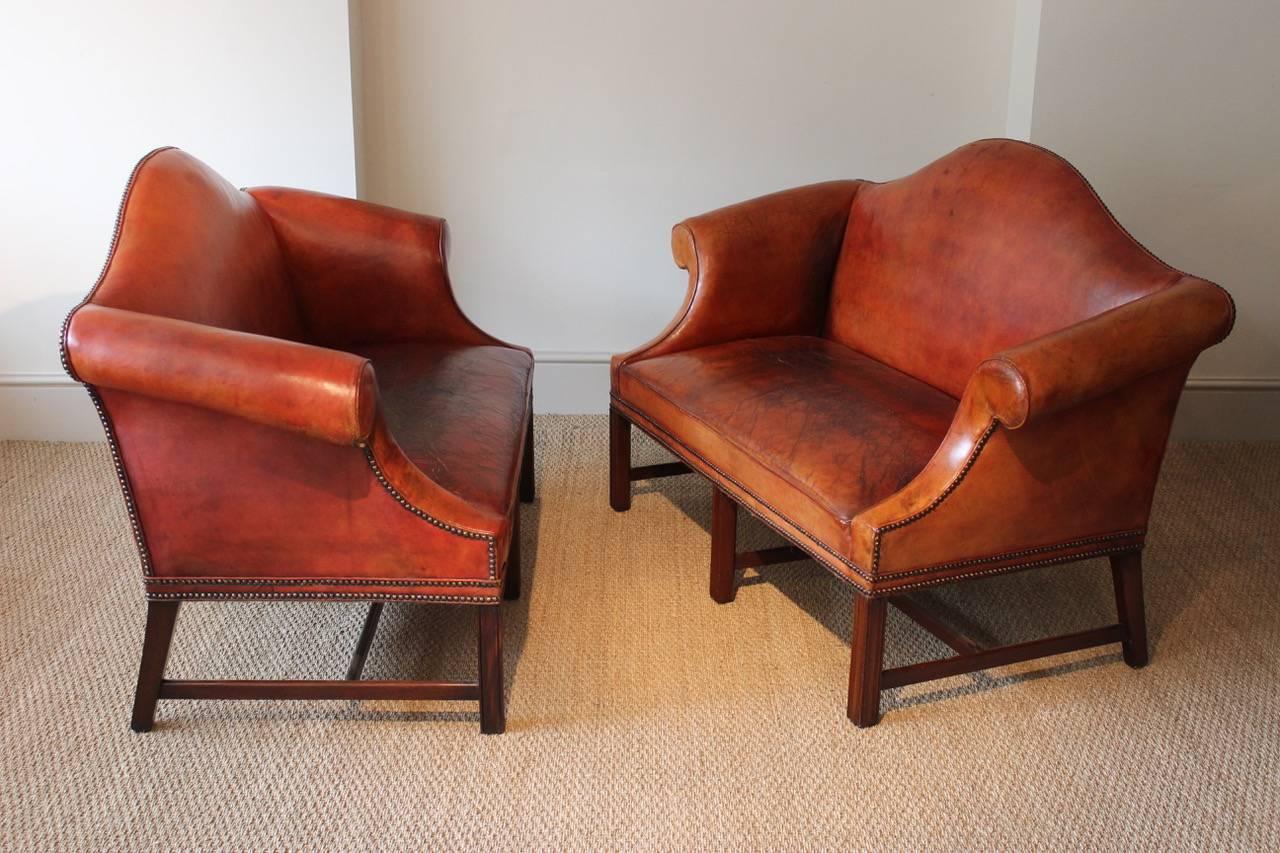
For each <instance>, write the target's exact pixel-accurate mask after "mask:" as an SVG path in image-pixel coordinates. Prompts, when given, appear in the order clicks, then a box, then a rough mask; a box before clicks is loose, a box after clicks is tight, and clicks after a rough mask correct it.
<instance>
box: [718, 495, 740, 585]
mask: <svg viewBox="0 0 1280 853" xmlns="http://www.w3.org/2000/svg"><path fill="white" fill-rule="evenodd" d="M737 556H738V505H737V504H736V503H734V500H733V498H731V497H729V496H728V495H726V494H725V493H724V492H723V491H721V490H720V489H719V488H717V487H715V486H712V488H711V598H712V600H713V601H715V602H716V603H717V604H728V603H729V602H730V601H733V599H734V596H735V595H737V592H738V590H737V587H736V585H735V584H734V563H735V562H736V560H737Z"/></svg>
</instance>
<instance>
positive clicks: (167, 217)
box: [63, 148, 534, 732]
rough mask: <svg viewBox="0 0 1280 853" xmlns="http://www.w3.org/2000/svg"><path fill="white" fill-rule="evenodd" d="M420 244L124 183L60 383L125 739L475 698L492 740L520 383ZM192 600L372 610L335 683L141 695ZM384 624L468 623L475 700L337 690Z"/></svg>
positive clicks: (393, 233)
mask: <svg viewBox="0 0 1280 853" xmlns="http://www.w3.org/2000/svg"><path fill="white" fill-rule="evenodd" d="M446 245H447V231H446V228H445V223H444V221H443V220H441V219H435V218H432V217H429V216H420V215H417V214H412V213H406V212H402V211H399V210H393V209H390V208H386V207H380V206H378V205H373V204H366V203H363V202H359V201H353V200H350V199H344V198H336V197H332V196H328V195H321V194H318V193H311V192H304V191H300V190H292V189H279V188H258V189H250V190H238V189H236V188H235V187H233V186H232V185H230V184H229V183H227V182H226V181H225V180H223V179H222V178H221V177H219V176H218V175H217V174H215V173H214V172H213V171H212V170H210V169H209V168H208V167H207V166H205V165H204V164H202V163H201V162H199V161H198V160H195V159H194V158H192V157H190V156H188V155H187V154H185V153H183V152H181V151H179V150H177V149H172V148H169V149H160V150H157V151H154V152H152V153H151V154H149V155H147V157H145V158H144V159H143V160H142V161H141V162H140V163H139V164H138V166H137V167H136V169H135V170H134V172H133V175H132V177H131V178H130V180H129V185H128V189H127V190H126V192H125V195H124V199H123V201H122V202H121V207H120V213H119V217H118V219H117V223H116V231H115V237H114V239H113V241H112V244H111V251H110V256H109V258H108V260H107V263H106V266H105V268H104V269H103V272H102V274H101V277H100V278H99V280H98V282H97V284H95V285H94V287H93V290H92V292H91V293H90V294H89V296H88V297H87V298H86V299H85V301H84V302H83V303H82V304H81V305H79V306H78V307H76V308H75V310H73V311H72V312H71V314H70V315H69V316H68V318H67V322H66V325H65V327H64V330H63V358H64V366H65V367H66V369H67V371H68V372H69V373H70V374H71V375H72V376H73V377H75V378H76V379H78V380H79V381H81V382H83V383H84V384H85V385H86V386H87V387H88V389H89V393H90V394H91V396H92V399H93V401H94V404H95V405H96V406H97V408H98V411H99V413H100V415H101V417H102V423H103V426H104V428H105V429H106V433H107V437H108V440H109V442H110V446H111V451H112V454H113V456H114V459H115V463H116V467H117V472H118V474H119V479H120V484H121V487H122V489H123V490H124V497H125V502H126V504H127V507H128V511H129V517H130V519H131V521H132V524H133V534H134V536H135V538H136V540H137V545H138V551H139V554H140V557H141V563H142V571H143V575H144V588H145V592H146V597H147V600H148V607H147V623H146V631H145V639H144V649H143V656H142V664H141V668H140V673H139V678H138V688H137V694H136V697H135V704H134V712H133V722H132V725H133V728H134V729H135V730H137V731H146V730H148V729H150V728H151V726H152V723H153V720H154V715H155V707H156V702H157V700H158V699H161V698H164V699H181V698H188V699H190V698H241V699H258V698H303V699H307V698H310V699H320V698H329V699H339V698H369V699H372V698H383V699H425V698H437V699H478V700H479V702H480V711H481V727H482V729H483V730H484V731H486V732H500V731H502V730H503V728H504V725H505V715H504V710H503V680H502V648H501V623H500V608H499V604H500V602H501V600H502V598H503V597H504V595H505V597H507V598H514V597H516V596H518V594H519V584H520V574H519V572H520V564H519V511H518V506H517V502H516V498H517V494H519V496H520V497H521V498H523V499H524V500H526V501H528V500H532V499H533V491H534V484H533V455H532V454H533V443H532V436H533V422H532V416H531V399H532V397H531V394H532V391H531V376H532V370H533V362H532V358H531V355H530V353H529V351H528V350H526V349H522V348H520V347H515V346H512V345H510V344H507V343H504V342H503V341H500V340H498V339H496V338H494V337H492V336H490V335H488V334H486V333H484V332H483V331H481V330H480V329H479V328H477V327H476V326H475V325H474V324H472V323H471V322H470V321H469V320H468V319H467V318H466V317H465V316H464V315H463V313H462V311H461V310H460V309H459V307H458V304H457V302H456V301H455V300H454V297H453V294H452V291H451V289H450V284H449V277H448V272H447V270H446V267H445V253H446ZM209 599H219V600H227V599H230V600H241V599H306V600H326V601H329V600H334V601H355V600H360V601H369V602H372V604H371V606H370V608H369V611H368V615H367V617H366V621H365V625H364V630H363V631H362V634H361V637H360V640H359V643H358V646H357V650H356V654H355V657H354V659H353V661H352V664H351V667H350V669H349V670H348V672H347V678H345V679H342V680H334V681H174V680H167V679H165V678H164V676H163V674H164V666H165V660H166V657H167V654H168V649H169V643H170V638H171V636H172V634H173V629H174V623H175V620H176V618H177V612H178V606H179V604H180V603H181V602H184V601H201V600H209ZM387 601H398V602H442V603H447V604H454V605H470V606H474V607H475V609H476V613H477V614H478V638H479V639H478V643H479V658H480V666H479V679H478V681H477V682H418V681H371V680H361V679H360V676H361V672H362V669H363V665H364V659H365V655H366V654H367V653H368V651H369V645H370V643H371V642H372V640H373V637H374V632H375V630H376V627H377V623H378V617H379V614H380V612H381V608H382V603H383V602H387Z"/></svg>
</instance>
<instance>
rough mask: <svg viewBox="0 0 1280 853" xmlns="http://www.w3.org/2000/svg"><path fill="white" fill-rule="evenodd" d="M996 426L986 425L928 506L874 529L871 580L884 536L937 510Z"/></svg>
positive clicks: (877, 569) (992, 423)
mask: <svg viewBox="0 0 1280 853" xmlns="http://www.w3.org/2000/svg"><path fill="white" fill-rule="evenodd" d="M996 426H997V423H996V421H994V420H993V421H991V423H989V424H987V428H986V429H985V430H984V431H983V433H982V435H980V436H979V437H978V440H977V441H976V442H974V445H973V450H972V451H970V452H969V458H968V459H966V460H965V461H964V466H963V467H962V468H961V469H960V473H959V474H957V475H956V477H955V479H954V480H952V481H951V482H950V483H948V484H947V487H946V488H945V489H943V490H942V493H941V494H940V495H938V496H937V497H936V498H934V499H933V500H932V501H930V502H929V505H928V506H926V507H925V508H924V509H922V510H920V511H919V512H917V513H915V514H913V515H909V516H907V517H906V518H903V519H899V520H898V521H895V522H893V523H891V524H886V525H885V526H884V527H878V528H876V530H875V534H874V538H873V541H872V546H871V576H872V577H873V578H874V577H876V576H877V575H878V574H879V572H880V542H881V540H882V539H883V538H884V534H886V533H888V532H889V531H891V530H897V529H898V528H899V527H906V526H907V525H908V524H910V523H911V522H913V521H917V520H919V519H921V518H924V517H925V516H926V515H928V514H929V513H931V512H933V511H934V510H935V509H937V508H938V507H939V506H940V505H941V504H942V502H943V501H945V500H946V499H947V497H948V496H949V495H950V494H951V493H952V492H954V491H955V490H956V488H957V487H958V486H959V485H960V483H961V482H962V481H963V480H964V478H965V476H966V475H968V473H969V469H970V468H972V467H973V463H975V462H977V461H978V454H979V453H981V452H982V448H984V447H986V446H987V442H988V441H989V440H990V439H991V436H992V435H994V434H995V431H996ZM908 574H909V573H908Z"/></svg>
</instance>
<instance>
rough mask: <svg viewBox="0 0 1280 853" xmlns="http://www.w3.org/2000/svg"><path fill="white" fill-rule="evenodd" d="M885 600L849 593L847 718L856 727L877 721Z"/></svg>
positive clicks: (882, 659) (878, 715) (878, 718)
mask: <svg viewBox="0 0 1280 853" xmlns="http://www.w3.org/2000/svg"><path fill="white" fill-rule="evenodd" d="M884 617H885V600H884V599H883V598H871V597H870V596H866V595H863V594H862V593H860V592H855V593H854V594H853V636H852V639H851V641H850V643H849V645H850V661H849V719H850V720H853V722H854V723H855V724H856V725H857V726H858V727H859V728H867V727H869V726H874V725H875V724H876V723H877V722H879V720H880V671H881V668H882V666H883V665H884Z"/></svg>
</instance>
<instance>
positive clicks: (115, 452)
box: [84, 385, 153, 580]
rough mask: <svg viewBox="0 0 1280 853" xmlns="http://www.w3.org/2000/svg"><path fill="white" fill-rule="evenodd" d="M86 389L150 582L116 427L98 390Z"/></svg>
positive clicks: (146, 552)
mask: <svg viewBox="0 0 1280 853" xmlns="http://www.w3.org/2000/svg"><path fill="white" fill-rule="evenodd" d="M84 387H85V390H86V391H88V392H89V399H90V400H92V401H93V408H94V410H95V411H96V412H97V413H98V420H100V421H102V429H103V432H105V433H106V434H107V447H109V448H110V449H111V462H112V464H114V465H115V469H116V481H117V482H119V483H120V493H121V494H122V495H124V508H125V511H126V512H127V513H128V514H129V527H130V528H131V529H132V530H133V541H134V544H136V545H137V546H138V559H139V560H140V561H141V563H142V574H143V576H144V577H146V578H147V579H148V580H150V579H151V578H152V572H153V569H152V565H151V551H150V550H149V549H148V548H147V539H146V536H145V535H144V534H143V532H142V519H141V518H140V517H139V516H138V505H137V503H136V502H135V501H134V499H133V488H132V487H131V486H130V485H129V475H128V474H127V473H126V472H125V470H124V460H123V459H121V458H120V443H119V442H118V441H117V440H116V431H115V427H114V426H113V425H112V423H111V418H110V417H109V416H108V415H107V410H106V407H105V406H103V405H102V398H101V397H99V396H98V392H97V390H96V389H94V388H93V387H91V386H89V385H85V386H84Z"/></svg>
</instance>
